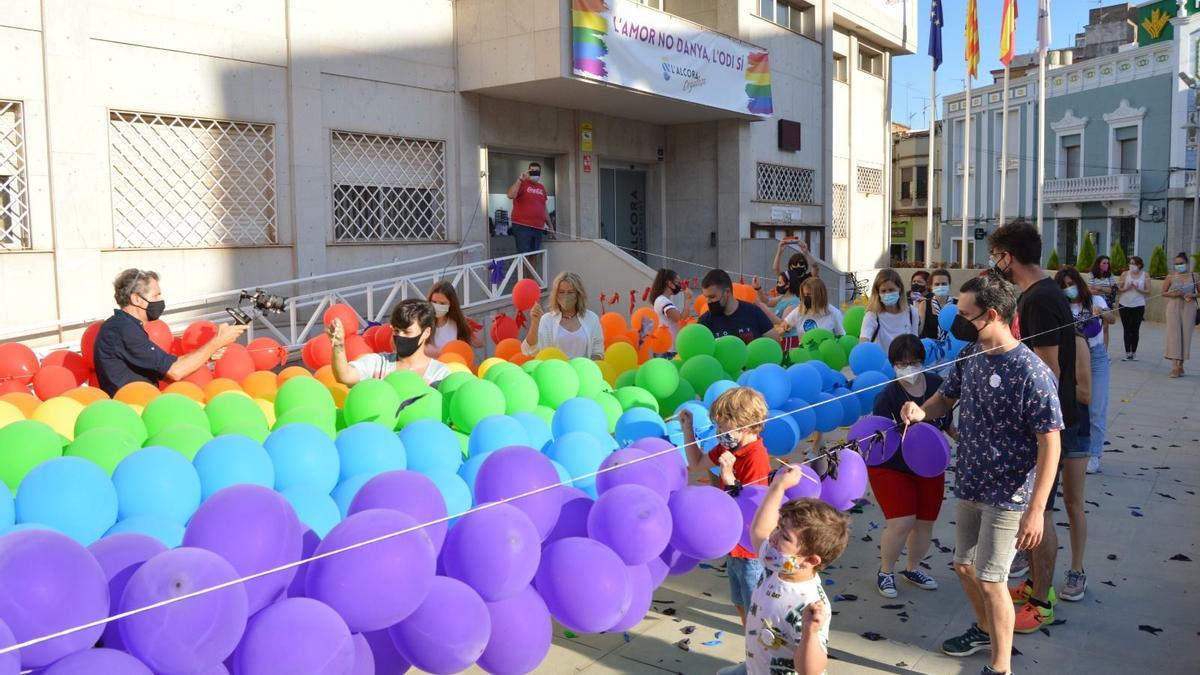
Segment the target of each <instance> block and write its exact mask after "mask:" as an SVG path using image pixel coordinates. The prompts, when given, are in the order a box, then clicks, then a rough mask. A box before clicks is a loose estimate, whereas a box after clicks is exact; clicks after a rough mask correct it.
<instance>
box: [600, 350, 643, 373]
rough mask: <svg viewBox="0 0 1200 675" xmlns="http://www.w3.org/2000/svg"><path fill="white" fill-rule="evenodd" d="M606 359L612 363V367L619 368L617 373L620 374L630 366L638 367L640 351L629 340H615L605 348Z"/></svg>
mask: <svg viewBox="0 0 1200 675" xmlns="http://www.w3.org/2000/svg"><path fill="white" fill-rule="evenodd" d="M604 360H605V361H608V362H609V363H610V364H612V367H613V368H616V369H617V374H618V375H620V374H621V373H623V372H625V371H627V370H629V369H630V368H636V367H637V364H638V353H637V350H636V349H634V347H633V345H631V344H629V343H628V342H614V343H612V344H611V345H609V346H608V349H606V350H604Z"/></svg>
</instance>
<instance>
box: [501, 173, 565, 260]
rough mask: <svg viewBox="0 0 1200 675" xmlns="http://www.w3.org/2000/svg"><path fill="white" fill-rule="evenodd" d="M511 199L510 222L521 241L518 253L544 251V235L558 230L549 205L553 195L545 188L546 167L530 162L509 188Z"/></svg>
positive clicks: (518, 245) (519, 241)
mask: <svg viewBox="0 0 1200 675" xmlns="http://www.w3.org/2000/svg"><path fill="white" fill-rule="evenodd" d="M508 198H509V199H511V200H512V203H513V207H512V214H511V215H510V216H509V221H511V222H512V225H513V228H512V232H513V238H514V239H516V241H517V253H532V252H534V251H539V250H541V248H542V236H543V235H544V234H546V233H547V232H551V233H552V232H553V231H554V229H553V222H552V221H551V218H550V209H549V208H547V206H546V204H547V202H548V201H549V195H548V194H547V193H546V186H545V185H542V165H541V164H538V163H537V162H530V163H529V168H527V169H526V170H525V171H524V173H522V174H521V177H520V178H518V179H517V180H516V181H515V182H513V184H512V185H511V186H509V188H508ZM552 236H553V235H552Z"/></svg>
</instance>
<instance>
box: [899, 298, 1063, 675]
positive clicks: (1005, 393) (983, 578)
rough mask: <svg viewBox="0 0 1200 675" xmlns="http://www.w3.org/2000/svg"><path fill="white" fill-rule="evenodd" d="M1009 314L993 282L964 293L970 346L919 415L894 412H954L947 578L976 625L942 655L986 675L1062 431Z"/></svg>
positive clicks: (1009, 302)
mask: <svg viewBox="0 0 1200 675" xmlns="http://www.w3.org/2000/svg"><path fill="white" fill-rule="evenodd" d="M1016 305H1017V302H1016V295H1015V292H1014V290H1013V287H1012V285H1011V284H1009V283H1007V282H1005V281H1003V280H1002V279H1000V278H998V277H996V276H994V275H989V276H986V277H979V278H975V279H971V280H970V281H968V282H967V283H966V284H964V285H963V287H962V289H961V292H960V293H959V296H958V315H957V316H956V317H955V319H954V325H953V327H952V330H951V332H952V333H953V334H954V336H955V337H956V338H958V339H960V340H965V341H967V342H974V343H975V344H972V345H970V346H969V347H967V348H966V349H964V350H963V351H962V354H961V355H960V360H958V361H957V362H956V363H955V364H954V366H953V367H952V369H951V371H950V375H949V376H948V377H947V378H946V380H945V382H944V383H943V384H942V388H941V389H940V390H939V391H938V393H936V394H934V395H933V397H932V398H930V399H929V400H928V401H926V402H925V405H924V406H917V405H916V404H915V403H912V402H909V403H906V404H905V405H904V407H903V408H902V409H901V410H900V418H901V421H903V422H905V423H913V422H920V421H922V420H924V419H926V418H927V417H928V418H931V419H934V418H938V417H941V416H943V415H945V414H947V413H949V412H950V411H951V409H952V408H953V407H954V405H955V403H960V404H961V405H960V408H959V426H958V429H959V432H958V433H959V437H958V463H957V468H956V473H955V475H956V480H955V488H954V492H955V496H956V497H958V505H957V514H956V517H957V521H956V524H957V546H956V549H955V554H954V571H955V572H956V573H957V574H958V577H959V581H961V582H962V586H963V591H964V592H965V593H966V595H967V598H968V599H969V600H970V601H971V606H972V607H973V608H974V610H975V617H976V622H975V623H974V624H972V625H971V627H970V628H969V629H968V630H967V631H966V632H965V633H963V634H962V635H960V636H958V637H954V638H951V639H949V640H947V641H946V642H944V643H943V644H942V651H943V652H945V653H947V654H950V655H951V656H968V655H970V654H974V653H975V652H977V651H980V650H983V649H990V650H991V652H992V662H991V664H990V665H989V666H987V667H985V668H984V669H983V673H984V674H985V675H990V674H991V673H1007V672H1009V666H1010V663H1011V652H1012V640H1013V622H1014V620H1015V616H1016V613H1015V612H1014V610H1013V604H1012V598H1011V596H1010V595H1009V592H1008V586H1007V581H1008V568H1009V565H1010V564H1011V563H1012V558H1013V556H1014V555H1015V554H1016V549H1017V548H1021V549H1032V548H1033V547H1035V546H1036V545H1037V544H1038V542H1039V541H1040V540H1041V538H1042V530H1043V525H1044V523H1043V512H1044V510H1045V504H1046V500H1047V498H1048V496H1049V493H1050V490H1051V489H1052V483H1053V480H1054V472H1055V467H1057V466H1058V458H1059V451H1060V444H1059V432H1060V431H1061V430H1062V428H1063V419H1062V409H1061V407H1060V405H1059V400H1058V381H1057V379H1056V378H1055V377H1054V373H1053V372H1051V371H1050V368H1049V367H1047V366H1046V364H1045V363H1043V362H1042V360H1041V359H1039V358H1038V357H1037V355H1036V354H1034V353H1033V351H1032V350H1031V349H1029V347H1026V346H1025V345H1024V344H1022V343H1020V342H1018V341H1017V340H1016V338H1014V337H1013V335H1012V332H1011V331H1010V330H1009V326H1010V325H1011V324H1012V319H1013V314H1015V313H1016Z"/></svg>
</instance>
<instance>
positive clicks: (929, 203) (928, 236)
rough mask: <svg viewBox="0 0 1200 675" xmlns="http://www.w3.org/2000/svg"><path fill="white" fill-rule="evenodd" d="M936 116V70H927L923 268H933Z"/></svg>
mask: <svg viewBox="0 0 1200 675" xmlns="http://www.w3.org/2000/svg"><path fill="white" fill-rule="evenodd" d="M936 116H937V68H936V67H935V68H930V69H929V166H927V167H926V178H925V267H926V269H932V268H933V150H934V148H935V147H936V145H935V144H936V143H937V137H936V135H935V133H934V118H935V117H936Z"/></svg>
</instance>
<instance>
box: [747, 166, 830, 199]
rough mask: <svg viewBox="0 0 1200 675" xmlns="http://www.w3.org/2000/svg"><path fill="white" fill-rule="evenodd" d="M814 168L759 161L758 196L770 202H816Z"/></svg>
mask: <svg viewBox="0 0 1200 675" xmlns="http://www.w3.org/2000/svg"><path fill="white" fill-rule="evenodd" d="M814 174H815V172H814V171H813V170H812V169H801V168H798V167H793V166H780V165H778V164H767V163H765V162H759V163H758V198H759V199H761V200H763V201H768V202H789V203H793V204H815V203H816V199H815V198H814V195H813V175H814Z"/></svg>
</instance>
